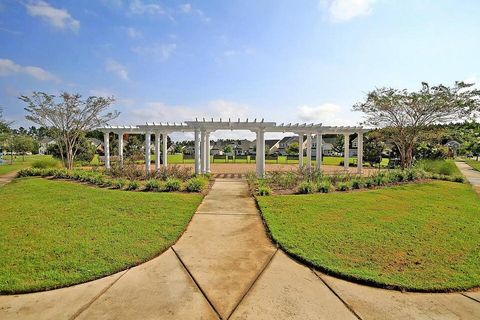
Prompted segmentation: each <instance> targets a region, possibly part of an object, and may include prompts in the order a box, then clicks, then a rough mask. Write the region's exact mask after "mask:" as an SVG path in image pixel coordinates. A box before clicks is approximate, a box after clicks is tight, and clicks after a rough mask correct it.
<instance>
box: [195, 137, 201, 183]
mask: <svg viewBox="0 0 480 320" xmlns="http://www.w3.org/2000/svg"><path fill="white" fill-rule="evenodd" d="M200 173H201V168H200V130H199V129H195V174H200Z"/></svg>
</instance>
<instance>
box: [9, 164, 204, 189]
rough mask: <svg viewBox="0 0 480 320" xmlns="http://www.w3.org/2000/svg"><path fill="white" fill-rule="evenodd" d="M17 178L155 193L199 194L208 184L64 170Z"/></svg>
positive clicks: (37, 171) (28, 173)
mask: <svg viewBox="0 0 480 320" xmlns="http://www.w3.org/2000/svg"><path fill="white" fill-rule="evenodd" d="M18 176H19V177H33V176H40V177H51V178H54V179H69V180H76V181H81V182H86V183H91V184H94V185H97V186H99V187H103V188H111V189H119V190H130V191H134V190H143V191H156V192H172V191H187V192H201V191H202V190H204V189H205V187H206V186H207V183H208V179H207V178H206V177H192V178H190V179H188V180H186V181H181V180H180V179H177V178H167V179H166V180H158V179H149V180H145V181H139V180H129V179H112V178H110V177H109V176H106V175H105V174H103V173H101V172H95V171H86V170H66V169H56V168H46V169H39V168H28V169H22V170H20V171H19V172H18Z"/></svg>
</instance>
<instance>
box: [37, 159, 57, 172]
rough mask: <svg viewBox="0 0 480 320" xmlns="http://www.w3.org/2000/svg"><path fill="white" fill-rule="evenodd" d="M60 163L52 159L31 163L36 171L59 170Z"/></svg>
mask: <svg viewBox="0 0 480 320" xmlns="http://www.w3.org/2000/svg"><path fill="white" fill-rule="evenodd" d="M60 167H61V163H60V161H58V160H55V159H53V158H45V159H40V160H36V161H34V162H33V163H32V168H36V169H46V168H60Z"/></svg>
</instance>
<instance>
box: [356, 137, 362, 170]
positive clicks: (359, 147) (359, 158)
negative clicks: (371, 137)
mask: <svg viewBox="0 0 480 320" xmlns="http://www.w3.org/2000/svg"><path fill="white" fill-rule="evenodd" d="M357 140H358V142H357V164H358V168H357V171H358V173H360V174H361V173H362V170H363V132H362V131H359V132H358V137H357Z"/></svg>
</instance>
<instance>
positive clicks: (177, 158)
mask: <svg viewBox="0 0 480 320" xmlns="http://www.w3.org/2000/svg"><path fill="white" fill-rule="evenodd" d="M152 159H154V157H153V156H152ZM210 161H211V162H212V163H225V160H218V159H217V160H215V162H213V157H211V159H210ZM306 161H307V157H303V162H304V163H306ZM341 161H343V157H326V156H325V157H323V161H322V163H323V164H325V165H332V166H339V165H340V162H341ZM356 161H357V158H356V157H351V158H350V163H356ZM248 162H250V161H248ZM312 162H313V163H315V161H312ZM152 163H153V160H152ZM168 163H170V164H180V163H194V160H193V159H187V160H185V162H184V161H183V155H182V154H170V155H168ZM227 163H233V159H232V158H231V157H230V158H229V160H228V162H227ZM235 163H247V161H246V160H235ZM251 163H255V160H252V161H251ZM266 163H277V161H273V160H266ZM278 163H280V164H285V163H290V164H292V163H298V160H288V161H287V157H285V156H279V157H278ZM381 164H382V166H387V164H388V158H383V159H382V163H381ZM364 165H368V164H367V163H364Z"/></svg>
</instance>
